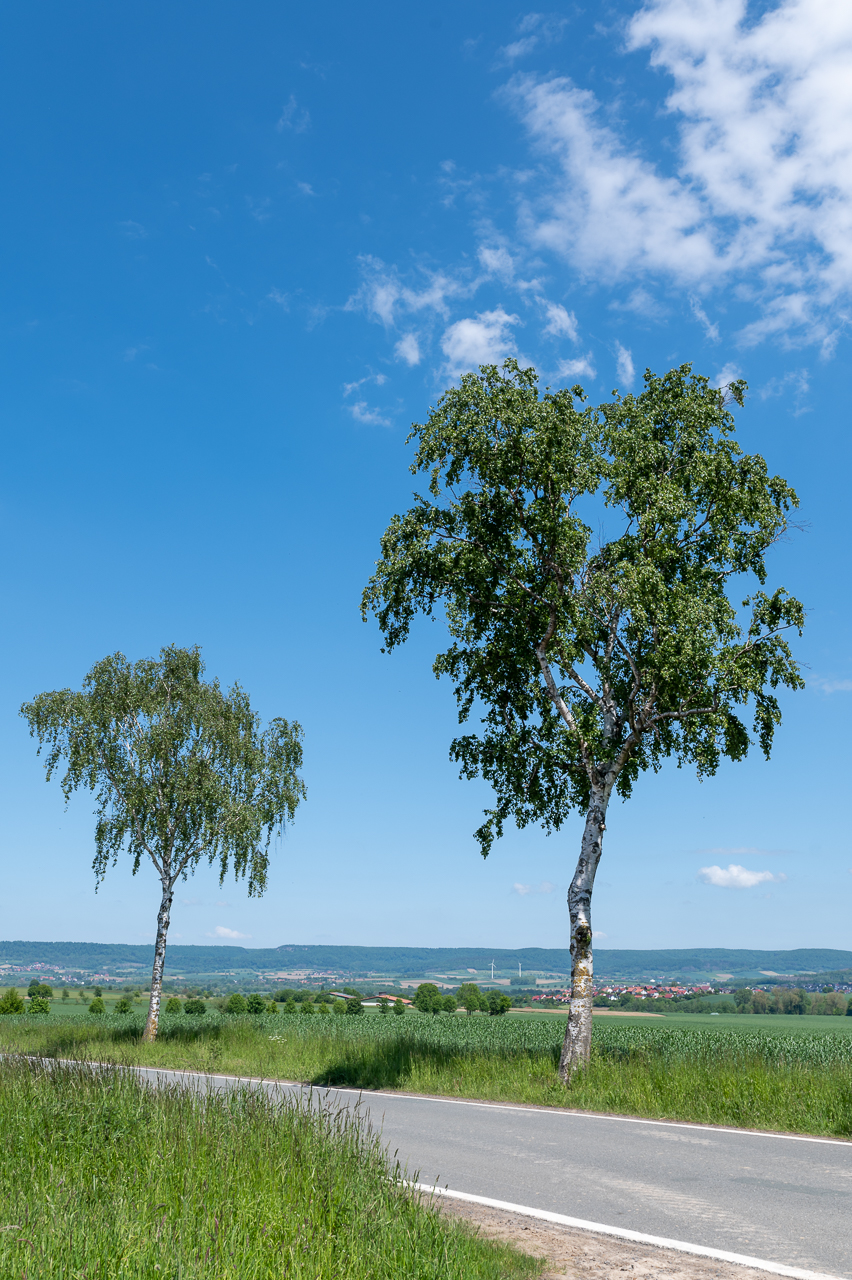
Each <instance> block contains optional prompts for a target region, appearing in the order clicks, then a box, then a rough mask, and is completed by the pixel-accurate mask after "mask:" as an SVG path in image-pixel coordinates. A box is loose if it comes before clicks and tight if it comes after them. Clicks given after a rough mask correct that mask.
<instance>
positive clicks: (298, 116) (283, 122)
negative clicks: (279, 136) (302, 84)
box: [275, 93, 311, 133]
mask: <svg viewBox="0 0 852 1280" xmlns="http://www.w3.org/2000/svg"><path fill="white" fill-rule="evenodd" d="M310 123H311V116H310V112H309V111H308V109H307V108H306V107H300V106H299V104H298V102H297V101H296V99H295V97H294V95H293V94H292V93H291V94H290V98H289V100H288V102H287V105H286V106H285V107H284V108H283V110H282V112H281V116H280V118H279V120H278V123H277V124H276V126H275V128H276V129H277V130H278V132H279V133H283V131H284V130H285V129H292V131H293V133H304V132H305V130H306V129H307V128H308V127H309V126H310Z"/></svg>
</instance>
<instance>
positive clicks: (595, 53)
mask: <svg viewBox="0 0 852 1280" xmlns="http://www.w3.org/2000/svg"><path fill="white" fill-rule="evenodd" d="M0 26H2V39H1V40H0V61H2V74H0V96H2V99H3V111H2V114H3V120H4V127H3V130H2V144H1V145H2V174H3V192H2V206H0V208H1V209H2V215H0V216H2V222H3V235H2V239H0V255H2V274H3V282H4V288H3V294H2V300H0V332H2V343H0V359H2V377H0V404H2V420H3V431H4V441H5V447H4V462H5V465H4V467H3V470H2V494H1V495H0V496H1V497H2V507H0V511H2V521H3V542H2V545H3V547H4V555H3V576H4V581H3V598H4V602H5V626H4V628H3V646H4V655H3V662H2V668H0V670H2V686H0V752H2V771H0V777H2V783H3V792H4V794H3V801H2V806H0V823H2V831H0V840H2V849H3V860H2V865H3V892H2V894H0V936H2V937H6V938H15V937H17V938H43V939H48V938H55V939H91V940H107V941H127V942H136V941H144V940H146V939H149V938H151V937H152V936H153V925H154V922H155V914H156V901H157V886H156V884H155V881H154V877H153V874H152V873H150V872H148V871H147V870H143V871H142V872H140V874H139V876H138V877H137V879H136V881H133V879H132V878H131V877H130V875H129V873H128V870H127V868H126V867H124V866H120V867H119V868H117V869H116V870H115V871H113V872H111V873H110V874H109V875H108V877H107V880H106V882H105V883H104V885H103V886H102V888H101V889H100V891H99V893H98V894H97V895H95V893H94V880H93V876H92V873H91V870H90V863H91V857H92V827H93V823H92V818H91V809H90V804H89V802H88V800H87V798H86V797H85V796H79V797H78V798H76V799H75V800H74V801H72V804H71V807H70V809H69V811H68V812H67V813H66V812H64V811H63V806H62V802H61V796H60V795H59V792H58V788H57V787H56V786H55V785H53V786H51V787H48V786H46V785H45V783H44V781H43V776H42V774H41V769H40V765H39V763H38V762H37V760H36V758H35V752H34V747H33V744H32V743H31V742H30V740H29V738H28V736H27V731H26V727H25V725H24V724H23V722H22V721H20V720H19V718H18V716H17V708H18V706H19V704H20V703H21V701H22V700H23V699H25V698H29V697H32V696H33V695H34V694H35V693H37V692H39V691H41V690H43V689H51V688H58V687H63V686H66V685H75V686H76V685H79V683H80V682H81V680H82V677H83V676H84V674H85V672H86V671H87V670H88V669H89V667H90V666H91V665H92V663H93V662H95V661H96V660H97V659H98V658H100V657H102V656H103V655H104V654H106V653H108V652H112V651H114V650H116V649H121V650H122V651H123V652H125V653H126V654H127V655H128V656H129V657H132V658H137V657H143V656H149V655H152V654H155V653H156V652H157V650H158V649H159V648H160V646H161V645H163V644H166V643H171V642H175V643H178V644H192V643H199V644H201V645H202V646H203V651H204V656H205V659H206V661H207V664H208V670H209V672H210V673H211V674H216V675H218V676H219V677H220V679H222V680H223V682H226V683H230V682H231V681H233V680H235V679H239V680H240V682H241V683H242V684H243V685H244V686H245V687H246V688H247V689H248V690H249V692H250V694H251V696H252V699H253V701H254V703H255V705H256V706H257V708H258V709H259V711H260V712H261V714H262V715H263V716H264V717H269V716H272V715H278V714H283V715H286V716H288V717H294V718H297V719H299V720H300V721H301V722H302V724H303V726H304V729H305V777H306V781H307V784H308V789H309V796H308V801H307V803H306V804H305V805H304V807H303V809H302V810H301V811H300V813H299V815H298V818H297V821H296V824H295V825H294V827H293V828H292V829H291V830H290V831H288V833H287V835H286V837H285V838H284V840H283V841H281V842H280V843H279V844H278V845H277V846H276V848H275V855H274V868H273V872H272V875H271V880H270V888H269V891H268V893H267V895H266V897H265V898H264V899H262V900H261V901H251V902H250V901H249V900H248V899H247V898H246V895H245V890H244V888H243V887H242V886H240V885H237V886H235V885H234V884H233V883H227V884H226V885H225V886H224V888H223V889H220V888H219V887H218V885H217V883H216V880H215V877H213V876H211V875H210V874H209V873H207V872H202V873H199V874H198V875H197V876H196V877H195V879H194V880H193V881H191V882H190V883H188V884H187V885H185V886H183V888H182V890H181V891H180V892H179V893H178V898H177V904H176V908H175V911H174V915H173V925H172V934H171V937H172V939H173V940H175V941H177V940H180V941H182V942H196V943H206V942H209V941H211V940H216V939H221V940H228V939H232V938H235V939H240V938H244V939H245V942H246V945H250V946H251V945H258V946H259V945H263V946H267V945H277V944H279V943H283V942H302V943H310V942H341V943H342V942H347V943H362V944H370V943H375V944H409V943H410V944H420V945H463V944H471V945H473V944H476V945H494V946H516V945H517V946H520V945H540V946H564V945H566V939H567V935H568V921H567V911H566V908H565V890H566V887H567V883H568V880H569V878H570V874H571V871H572V868H573V864H574V861H575V859H576V852H577V844H578V836H579V820H578V822H577V823H574V824H572V825H570V826H569V827H567V828H565V829H564V830H563V832H562V833H561V834H560V835H558V836H552V837H550V838H546V837H545V836H544V835H543V834H541V833H540V832H536V831H532V830H527V831H525V832H523V833H514V832H512V833H509V834H507V836H506V838H505V839H504V840H503V841H502V843H501V844H500V845H499V846H497V847H496V848H495V850H494V852H493V853H492V855H491V857H490V858H489V859H488V861H487V862H483V861H482V859H481V858H480V856H479V854H478V852H477V848H476V845H475V843H474V841H473V840H472V838H471V833H472V831H473V830H474V828H475V827H476V826H477V825H478V823H479V814H480V812H481V810H482V808H483V807H484V806H485V805H486V804H487V802H488V791H487V789H486V788H485V787H484V786H480V785H479V784H472V783H463V782H460V781H459V780H458V779H457V777H456V769H455V767H454V766H453V765H451V764H450V762H449V760H448V755H447V748H448V744H449V741H450V739H451V737H452V736H453V733H454V729H455V723H456V722H455V710H454V704H453V700H452V695H451V692H450V690H449V688H448V687H442V686H441V685H438V684H436V682H435V680H434V677H433V676H432V674H431V671H430V666H431V661H432V657H433V656H434V653H435V651H436V649H437V648H438V647H439V646H440V643H441V634H440V629H439V628H438V627H437V626H436V625H433V624H428V623H424V624H423V625H422V626H420V627H419V628H417V630H416V632H415V635H414V637H413V639H412V641H411V642H410V643H409V644H408V645H407V646H406V648H405V650H404V651H401V652H399V653H397V654H395V655H394V656H393V657H391V658H387V657H383V656H382V655H381V654H380V652H379V637H378V634H377V632H376V629H375V627H374V626H373V625H366V626H365V625H364V624H363V623H362V622H361V621H360V618H359V614H358V602H359V597H360V592H361V588H362V586H363V584H364V582H365V581H366V579H367V578H368V577H369V574H370V572H371V567H372V564H373V561H374V559H375V557H376V554H377V547H378V539H379V537H380V534H381V532H382V531H383V529H384V528H385V526H386V524H387V521H388V519H389V517H390V516H391V515H392V513H393V512H394V511H398V510H401V509H404V508H405V507H406V506H407V505H408V501H409V493H410V486H411V477H410V476H409V474H408V470H407V464H408V461H409V456H408V452H407V450H406V448H405V445H404V441H405V436H406V434H407V429H408V426H409V424H410V422H411V421H413V420H422V419H423V417H424V416H425V415H426V413H427V412H428V408H429V405H430V404H434V402H435V400H436V398H437V397H438V395H439V394H440V392H441V390H442V388H443V387H445V386H446V385H448V383H449V382H451V381H452V379H453V378H455V377H456V376H457V375H458V373H459V372H460V371H461V370H463V369H465V368H468V367H471V366H473V365H475V364H477V363H478V362H480V361H483V360H499V359H500V358H502V357H504V356H505V355H507V354H516V355H518V356H519V357H521V358H523V359H524V360H527V361H531V362H532V363H534V364H535V365H536V367H537V368H538V369H539V370H540V371H541V372H542V375H543V376H544V377H545V378H546V379H547V380H548V381H549V382H550V383H551V384H552V385H572V384H573V383H575V382H577V381H580V382H582V383H583V384H584V385H585V387H586V389H587V391H588V393H589V395H590V397H591V398H592V400H593V401H600V400H603V399H605V398H606V397H607V396H608V395H609V393H610V392H611V390H612V389H613V388H614V387H616V386H617V387H619V388H621V389H622V390H627V389H631V388H634V389H635V388H637V387H638V385H639V382H640V380H641V372H642V370H643V369H644V368H645V367H651V368H653V369H654V370H655V371H657V372H662V371H664V370H665V369H667V368H669V367H671V366H672V365H674V364H678V363H681V362H682V361H686V360H691V361H693V362H694V365H695V367H696V369H697V370H698V371H700V372H702V373H707V374H708V375H710V376H711V377H713V378H714V379H718V380H721V381H722V382H724V381H726V380H727V379H728V378H730V377H731V376H732V375H733V374H736V375H741V376H744V377H746V378H747V379H748V381H749V383H750V386H751V392H750V396H749V399H748V402H747V405H746V407H745V409H744V410H743V411H741V412H740V413H739V414H738V422H739V431H740V439H741V443H742V444H743V446H744V447H745V448H746V449H748V450H749V451H758V452H761V453H763V454H764V455H765V457H766V458H767V461H768V463H769V466H770V468H771V469H772V470H773V471H778V472H780V473H781V474H782V475H784V476H786V477H787V479H789V480H790V482H791V483H792V484H794V486H795V487H796V488H797V490H798V492H799V494H800V497H801V500H802V509H801V517H802V521H803V525H804V527H803V529H802V531H801V532H796V533H794V534H793V535H792V536H791V537H790V539H789V540H788V542H786V543H785V544H783V545H782V546H780V547H778V548H777V549H776V551H775V552H774V553H773V561H772V579H773V581H774V582H782V583H783V584H784V585H786V586H787V587H788V589H789V590H791V591H792V592H794V593H795V594H797V595H799V596H800V597H801V598H802V599H803V600H804V602H805V604H806V607H807V609H808V626H807V631H806V635H805V638H804V639H803V640H802V641H801V642H797V644H796V650H797V654H798V656H799V657H800V658H801V660H802V661H803V662H804V663H806V664H807V670H806V677H807V689H806V690H805V691H804V692H802V693H799V694H796V695H792V696H790V697H788V698H785V700H784V714H785V723H784V725H783V727H782V729H781V731H780V733H779V736H778V738H777V746H776V749H775V752H774V756H773V759H772V762H771V763H770V764H767V763H765V762H764V761H763V759H762V757H761V756H760V755H759V754H755V755H753V756H752V757H751V758H750V759H749V760H748V761H747V762H746V763H745V764H742V765H737V766H732V765H726V766H723V768H722V769H720V771H719V774H718V775H717V776H716V777H715V778H714V779H711V780H709V781H705V782H703V783H702V784H699V783H697V782H696V781H695V779H694V778H692V777H690V776H689V775H688V774H687V773H686V772H678V770H677V769H675V768H669V769H666V770H664V771H663V772H662V773H661V774H660V775H658V776H656V777H655V776H653V775H652V776H647V777H645V778H644V779H643V780H642V782H641V783H640V784H639V785H638V786H637V788H636V791H635V795H634V798H633V799H632V800H631V801H630V802H629V804H627V805H621V804H616V805H615V808H614V811H613V812H612V814H611V818H610V821H609V827H608V831H607V844H606V848H605V855H604V861H603V863H602V865H601V870H600V873H599V878H598V884H597V889H596V900H595V919H594V923H595V929H596V931H597V932H598V933H599V935H601V936H600V937H599V939H598V943H599V945H601V946H606V947H621V946H625V947H642V946H648V947H651V946H653V947H658V946H690V945H718V946H757V947H761V946H765V947H788V946H789V947H797V946H816V945H820V946H837V947H848V946H849V937H850V934H849V923H848V922H849V919H850V905H852V875H850V868H852V851H850V848H849V838H848V826H849V797H848V783H847V773H848V763H849V750H848V738H849V735H848V727H847V717H848V715H849V709H850V707H849V699H850V693H852V660H850V656H849V655H850V605H849V593H848V589H847V583H848V568H847V565H848V560H849V553H850V537H849V532H848V506H849V499H848V482H847V477H848V474H849V461H850V459H849V452H850V446H849V403H850V372H849V331H848V327H849V314H850V285H852V249H850V246H852V235H850V230H852V227H850V223H852V163H850V161H851V160H852V157H850V149H851V148H852V10H850V9H849V6H848V5H846V4H842V3H840V2H839V0H798V2H796V0H783V2H782V3H779V4H757V5H753V6H748V7H747V6H745V5H744V4H742V3H738V0H702V3H696V0H656V2H651V3H649V4H648V5H647V6H646V7H644V8H639V7H636V6H635V5H631V4H627V3H612V4H607V3H604V4H599V5H595V6H591V7H588V8H587V9H581V8H580V7H578V6H577V7H575V6H574V5H569V4H566V5H562V6H556V7H555V8H552V9H547V10H542V11H540V12H539V11H535V12H525V11H524V10H523V9H519V8H517V7H516V6H515V5H508V4H506V3H503V2H502V0H489V3H488V4H485V3H480V2H479V0H466V2H465V3H464V4H461V5H459V4H454V5H451V4H448V3H436V2H432V3H426V4H422V5H418V6H414V5H396V4H389V3H375V4H367V5H358V6H355V5H351V4H343V3H339V2H338V3H323V2H322V0H320V2H319V3H317V4H314V5H311V6H296V5H281V4H280V3H271V2H267V0H256V2H255V3H253V4H251V5H249V6H245V5H236V4H234V3H217V2H216V0H205V3H204V4H201V3H197V2H195V0H187V2H186V3H184V4H181V5H179V6H173V5H166V4H165V3H140V4H137V5H135V6H132V7H131V6H116V5H113V4H107V3H84V4H81V5H76V6H73V7H69V6H67V5H65V4H61V3H58V2H57V0H44V2H43V3H40V4H39V5H38V6H17V7H7V9H6V11H5V12H4V14H3V16H2V18H1V19H0ZM732 868H733V869H732Z"/></svg>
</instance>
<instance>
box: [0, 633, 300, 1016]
mask: <svg viewBox="0 0 852 1280" xmlns="http://www.w3.org/2000/svg"><path fill="white" fill-rule="evenodd" d="M203 673H204V664H203V662H202V660H201V653H200V650H199V649H198V648H197V647H194V648H191V649H181V648H177V647H175V646H169V647H167V648H164V649H162V650H161V652H160V657H159V659H146V660H143V661H140V662H135V663H132V662H129V661H128V660H127V658H125V656H124V655H123V654H121V653H115V654H112V655H110V656H109V657H107V658H104V659H103V660H102V661H100V662H98V663H96V664H95V666H94V667H93V668H92V669H91V671H90V672H89V674H88V675H87V676H86V678H85V680H84V682H83V688H82V690H81V691H79V692H78V691H74V690H71V689H61V690H58V691H55V692H51V693H42V694H39V696H38V697H36V698H34V699H33V701H32V702H28V703H25V704H24V705H23V706H22V708H21V714H22V715H23V716H24V717H25V718H26V720H27V721H28V723H29V726H30V732H31V734H32V735H33V736H34V737H36V738H37V739H38V742H39V751H41V750H42V749H44V750H45V753H46V759H45V770H46V773H47V778H48V780H49V779H50V778H51V777H52V776H53V774H54V773H55V772H56V771H57V769H58V768H59V767H60V762H64V769H65V771H64V773H63V774H62V778H61V786H62V791H63V794H64V796H65V800H66V803H67V802H68V800H69V799H70V797H71V794H72V793H73V792H74V791H76V790H77V789H78V788H83V789H84V790H89V791H91V792H93V794H94V796H95V801H96V823H95V857H94V863H93V868H94V871H95V876H96V879H97V881H98V882H100V881H101V880H102V879H103V877H104V876H105V874H106V872H107V869H108V867H109V866H110V865H115V863H116V861H117V859H118V856H119V854H120V853H121V852H122V851H126V852H127V853H128V854H129V856H130V858H131V860H132V866H133V873H134V875H135V874H136V872H137V871H138V870H139V866H140V864H141V861H142V859H143V858H148V859H150V861H151V863H152V864H153V866H154V868H155V870H156V872H157V874H158V876H159V878H160V882H161V886H162V898H161V907H160V915H159V918H158V929H157V944H156V947H155V958H154V976H153V980H152V988H151V1008H150V1011H149V1019H148V1026H147V1027H146V1035H147V1036H148V1037H149V1038H153V1036H154V1035H155V1034H156V1026H157V1018H158V1013H159V1002H160V988H161V983H162V972H163V964H164V958H165V938H166V932H167V930H168V923H169V912H170V907H171V901H172V896H173V892H174V887H175V884H176V883H177V881H178V879H180V878H181V877H183V878H184V879H185V878H186V877H187V876H188V875H189V874H190V873H191V872H192V871H194V870H195V868H196V867H197V866H198V864H199V862H200V861H201V860H202V859H206V860H207V862H209V863H210V864H211V865H214V864H216V865H218V868H219V879H220V883H221V882H222V881H223V880H224V878H225V876H226V874H227V873H228V871H229V869H230V870H232V871H233V873H234V875H235V877H236V878H237V879H240V878H243V877H247V878H248V892H249V896H256V895H260V894H262V893H263V891H264V889H265V888H266V879H267V870H268V865H269V843H270V840H271V837H272V835H273V833H274V832H275V831H281V830H282V829H283V827H284V824H285V823H286V822H287V821H292V819H293V817H294V815H295V811H296V807H297V805H298V803H299V801H300V800H301V799H302V798H303V797H304V794H305V788H304V783H303V782H302V780H301V778H300V776H299V772H298V770H299V768H300V767H301V763H302V731H301V728H300V726H299V725H298V724H296V723H295V722H293V723H290V722H288V721H287V720H284V719H282V718H276V719H274V720H272V721H270V723H269V724H268V726H267V728H266V729H265V730H263V731H261V729H260V723H259V718H258V716H257V715H256V713H255V712H253V711H252V709H251V705H250V703H249V699H248V695H247V694H246V693H245V692H244V690H243V689H241V688H240V686H239V685H237V684H235V685H234V686H233V687H232V688H231V689H230V690H228V691H227V692H224V691H223V690H222V689H221V687H220V685H219V682H218V681H217V680H212V681H205V680H203V679H202V676H203Z"/></svg>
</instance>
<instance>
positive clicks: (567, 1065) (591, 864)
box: [559, 787, 611, 1084]
mask: <svg viewBox="0 0 852 1280" xmlns="http://www.w3.org/2000/svg"><path fill="white" fill-rule="evenodd" d="M610 790H611V787H607V788H605V789H602V788H595V789H593V790H592V795H591V799H590V802H589V808H588V811H587V813H586V826H585V829H584V831H583V840H582V844H581V846H580V859H579V861H578V863H577V870H576V871H575V872H574V879H573V880H572V881H571V885H570V888H569V889H568V910H569V913H570V917H571V1003H570V1006H569V1011H568V1026H567V1027H566V1029H565V1042H564V1044H563V1046H562V1055H561V1057H560V1059H559V1075H560V1078H561V1079H562V1080H563V1081H564V1082H565V1083H566V1084H568V1083H569V1082H570V1080H571V1076H572V1075H573V1074H574V1072H575V1071H576V1070H577V1069H578V1068H580V1067H584V1066H586V1064H587V1063H588V1062H589V1059H590V1057H591V1052H592V978H593V976H594V965H593V958H592V889H593V888H594V884H595V873H596V872H597V869H598V863H599V862H600V860H601V849H602V846H603V833H604V831H605V830H606V810H607V805H608V804H609V797H610Z"/></svg>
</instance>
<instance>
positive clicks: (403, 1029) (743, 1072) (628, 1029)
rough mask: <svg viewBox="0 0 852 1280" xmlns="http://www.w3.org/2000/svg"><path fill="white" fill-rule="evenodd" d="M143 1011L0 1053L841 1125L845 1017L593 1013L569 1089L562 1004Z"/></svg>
mask: <svg viewBox="0 0 852 1280" xmlns="http://www.w3.org/2000/svg"><path fill="white" fill-rule="evenodd" d="M143 1020H144V1014H143V1013H142V1012H137V1013H133V1014H131V1015H128V1016H126V1017H117V1016H115V1015H105V1016H101V1017H100V1018H98V1017H95V1016H93V1015H85V1016H82V1017H80V1016H77V1017H74V1018H63V1017H61V1016H59V1011H58V1010H57V1011H56V1012H54V1013H51V1014H50V1015H47V1016H43V1017H38V1016H35V1015H23V1016H20V1017H10V1016H6V1017H3V1018H0V1049H5V1050H7V1051H9V1050H12V1051H19V1052H20V1051H23V1052H27V1053H33V1054H41V1055H46V1056H50V1057H59V1058H75V1059H80V1058H91V1059H96V1060H100V1061H113V1062H118V1063H127V1064H131V1063H140V1064H145V1065H150V1066H163V1067H177V1068H186V1069H190V1070H198V1071H225V1072H229V1073H233V1074H237V1075H246V1076H264V1077H267V1078H280V1079H290V1080H300V1081H306V1082H308V1081H309V1082H312V1083H314V1084H317V1085H332V1086H333V1085H349V1086H354V1087H356V1088H363V1089H399V1090H407V1091H413V1092H419V1093H435V1094H444V1095H447V1096H452V1097H468V1098H482V1099H491V1100H495V1101H515V1102H525V1103H536V1104H539V1105H544V1106H561V1107H566V1106H567V1107H574V1108H580V1109H588V1110H596V1111H608V1112H614V1113H617V1114H623V1115H637V1116H648V1117H657V1118H669V1119H681V1120H692V1121H698V1122H704V1123H711V1124H725V1125H737V1126H743V1127H748V1128H762V1129H775V1130H780V1131H785V1132H797V1133H813V1134H832V1135H836V1136H852V1034H850V1033H852V1025H850V1024H852V1019H847V1018H839V1017H833V1018H832V1017H808V1016H805V1017H798V1016H784V1015H776V1016H768V1015H743V1016H737V1015H731V1016H727V1017H726V1016H725V1015H721V1016H716V1017H714V1016H712V1015H710V1014H695V1015H691V1016H689V1017H687V1016H684V1015H674V1014H673V1015H672V1016H670V1017H666V1018H630V1017H624V1018H617V1017H606V1016H604V1017H599V1018H597V1019H596V1020H595V1028H594V1037H593V1058H592V1063H591V1066H590V1068H589V1070H588V1071H586V1072H583V1073H581V1074H580V1075H579V1076H578V1077H577V1078H576V1079H575V1080H574V1082H573V1083H572V1085H571V1086H570V1088H569V1089H566V1088H565V1087H564V1086H563V1085H562V1084H561V1083H560V1082H559V1080H558V1078H557V1075H556V1063H557V1061H558V1055H559V1048H560V1045H561V1041H562V1035H563V1032H564V1026H565V1017H564V1015H559V1014H550V1013H540V1014H539V1013H529V1014H522V1013H521V1014H510V1015H509V1016H507V1017H504V1018H489V1017H487V1016H483V1015H474V1016H473V1017H467V1016H465V1015H456V1016H447V1015H440V1016H438V1017H433V1016H431V1015H428V1014H417V1013H408V1014H406V1016H405V1017H404V1018H397V1017H395V1016H394V1015H390V1014H389V1015H387V1016H380V1015H377V1014H373V1015H367V1016H364V1017H349V1016H343V1017H339V1016H337V1015H334V1014H328V1015H322V1014H314V1015H312V1016H306V1015H304V1014H302V1013H297V1014H285V1013H278V1014H276V1015H262V1016H260V1017H257V1018H249V1017H236V1018H234V1017H227V1016H224V1015H221V1014H218V1013H207V1014H205V1015H204V1016H203V1017H196V1018H192V1017H190V1016H189V1015H186V1014H177V1015H171V1016H170V1015H164V1017H163V1020H162V1024H161V1034H160V1037H159V1039H158V1040H157V1042H156V1043H155V1044H152V1045H143V1044H141V1043H140V1040H139V1036H140V1032H141V1028H142V1024H143Z"/></svg>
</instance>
